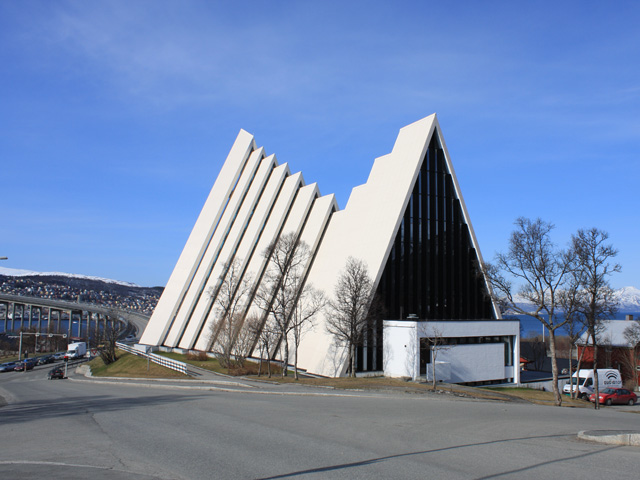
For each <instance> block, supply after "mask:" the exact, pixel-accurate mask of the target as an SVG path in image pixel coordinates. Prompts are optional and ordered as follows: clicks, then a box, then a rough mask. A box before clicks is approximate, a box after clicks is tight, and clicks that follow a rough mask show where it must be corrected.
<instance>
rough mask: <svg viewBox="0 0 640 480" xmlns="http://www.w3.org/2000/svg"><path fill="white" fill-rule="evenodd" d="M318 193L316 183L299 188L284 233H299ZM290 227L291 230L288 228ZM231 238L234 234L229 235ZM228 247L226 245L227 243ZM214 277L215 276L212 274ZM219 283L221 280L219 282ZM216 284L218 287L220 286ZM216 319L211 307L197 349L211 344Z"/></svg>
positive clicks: (205, 348)
mask: <svg viewBox="0 0 640 480" xmlns="http://www.w3.org/2000/svg"><path fill="white" fill-rule="evenodd" d="M302 181H303V180H302V177H300V182H302ZM317 194H318V188H317V186H316V185H315V184H312V185H307V186H304V187H301V188H300V189H298V191H297V192H296V195H295V200H294V202H293V205H292V206H291V207H290V209H289V214H288V217H287V221H286V223H285V225H284V227H283V229H282V232H283V234H286V233H288V232H289V231H294V232H296V233H297V230H300V229H301V228H302V225H303V224H304V222H305V219H306V218H307V214H308V212H309V209H310V208H311V205H312V203H313V200H314V199H315V198H316V195H317ZM288 229H290V230H288ZM229 237H230V238H231V237H232V235H229ZM225 248H226V245H225ZM221 273H222V272H221ZM219 276H220V275H218V277H219ZM212 278H213V276H212ZM218 284H219V282H218ZM218 284H216V287H217V286H218ZM215 321H216V315H215V311H214V309H210V313H209V314H208V315H207V321H206V324H205V326H204V328H203V329H202V330H201V333H200V335H199V338H198V339H197V341H196V343H195V347H194V348H195V349H196V350H208V349H209V345H210V342H211V340H210V330H211V325H213V324H214V323H215Z"/></svg>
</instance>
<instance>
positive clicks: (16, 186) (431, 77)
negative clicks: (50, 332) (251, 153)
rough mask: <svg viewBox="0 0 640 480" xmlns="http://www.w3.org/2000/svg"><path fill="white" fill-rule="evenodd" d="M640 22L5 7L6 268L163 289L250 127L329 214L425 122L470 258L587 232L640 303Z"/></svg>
mask: <svg viewBox="0 0 640 480" xmlns="http://www.w3.org/2000/svg"><path fill="white" fill-rule="evenodd" d="M638 25H640V4H639V3H638V2H624V1H623V2H616V3H615V8H612V5H611V4H609V3H607V2H596V1H567V2H541V1H532V2H507V1H502V2H491V1H486V2H475V1H473V2H471V1H470V2H427V1H416V2H412V1H405V2H374V1H366V2H365V1H363V2H358V1H355V2H343V1H340V2H332V1H322V2H305V1H298V2H266V1H265V2H210V1H180V2H179V1H102V2H86V1H76V2H64V1H54V2H52V1H30V0H24V1H5V2H0V62H1V63H2V65H3V68H2V69H0V221H1V222H2V229H1V231H2V235H1V236H0V256H8V257H9V260H7V261H3V262H2V265H1V266H2V267H8V268H18V269H29V270H37V271H61V272H69V273H78V274H84V275H95V276H101V277H106V278H113V279H117V280H123V281H131V282H135V283H138V284H140V285H144V286H153V285H164V284H165V283H166V281H167V280H168V278H169V275H170V274H171V271H172V269H173V266H174V264H175V262H176V261H177V259H178V256H179V255H180V252H181V250H182V247H183V246H184V243H185V242H186V239H187V237H188V235H189V232H190V231H191V228H192V227H193V224H194V223H195V220H196V218H197V215H198V214H199V212H200V209H201V208H202V205H203V204H204V201H205V199H206V197H207V194H208V192H209V190H210V188H211V186H212V185H213V182H214V180H215V178H216V176H217V174H218V171H219V169H220V167H221V165H222V162H223V161H224V159H225V158H226V155H227V153H228V151H229V149H230V148H231V145H232V144H233V141H234V140H235V137H236V135H237V133H238V131H239V130H240V129H241V128H243V129H245V130H247V131H249V132H250V133H252V134H253V135H255V137H256V141H257V143H258V145H260V146H264V147H265V149H266V151H267V153H269V154H270V153H275V154H276V155H277V157H278V159H279V161H280V162H288V163H289V164H290V166H291V169H292V171H302V172H303V174H304V177H305V180H306V181H307V183H311V182H318V184H319V187H320V190H321V192H322V193H323V194H328V193H335V194H336V195H337V198H338V202H339V204H340V206H341V207H344V205H345V204H346V202H347V199H348V196H349V193H350V191H351V188H353V187H354V186H356V185H358V184H361V183H364V182H365V181H366V179H367V176H368V173H369V170H370V168H371V165H372V163H373V160H374V159H375V158H376V157H379V156H382V155H384V154H386V153H388V152H390V151H391V148H392V146H393V142H394V140H395V138H396V136H397V134H398V130H399V129H400V128H401V127H403V126H404V125H407V124H409V123H412V122H414V121H416V120H419V119H420V118H423V117H426V116H427V115H430V114H431V113H433V112H437V114H438V117H439V120H440V124H441V127H442V131H443V135H444V138H445V140H446V142H447V146H448V148H449V153H450V154H451V157H452V160H453V163H454V166H455V169H456V173H457V175H458V180H459V183H460V186H461V188H462V193H463V195H464V198H465V201H466V203H467V206H468V209H469V213H470V215H471V219H472V222H473V226H474V229H475V231H476V235H477V237H478V240H479V242H480V246H481V249H482V253H483V255H484V257H485V259H487V260H490V259H492V258H493V256H494V254H495V252H497V251H504V250H505V249H506V246H507V240H508V237H509V234H510V232H511V231H512V229H513V221H514V220H515V219H516V218H517V217H518V216H526V217H531V218H535V217H541V218H542V219H544V220H547V221H550V222H553V223H554V224H555V225H556V230H555V231H554V239H555V241H556V242H557V243H558V244H559V245H565V244H567V243H568V241H569V238H570V235H571V234H572V233H574V232H575V231H576V230H577V229H578V228H589V227H598V228H601V229H603V230H606V231H608V232H609V234H610V240H611V242H612V243H613V244H614V245H615V246H616V247H617V248H618V249H619V250H620V254H619V256H618V261H619V262H620V263H621V264H622V267H623V271H622V273H621V274H618V275H616V276H615V277H613V278H612V284H613V286H614V287H622V286H626V285H639V284H640V278H638V274H639V272H640V255H639V254H638V252H637V246H638V242H639V240H640V222H639V221H638V220H639V208H638V207H639V203H640V190H639V188H638V180H639V179H640V162H639V160H640V159H639V158H638V157H639V152H640V30H639V29H638Z"/></svg>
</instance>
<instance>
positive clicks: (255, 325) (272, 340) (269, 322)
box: [247, 315, 278, 378]
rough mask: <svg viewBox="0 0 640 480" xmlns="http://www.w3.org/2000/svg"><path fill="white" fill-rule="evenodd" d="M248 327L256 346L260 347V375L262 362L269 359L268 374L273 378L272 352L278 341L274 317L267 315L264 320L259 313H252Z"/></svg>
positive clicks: (248, 320) (259, 373)
mask: <svg viewBox="0 0 640 480" xmlns="http://www.w3.org/2000/svg"><path fill="white" fill-rule="evenodd" d="M247 329H248V331H249V332H251V336H252V338H253V339H254V341H255V347H254V350H255V348H257V349H258V357H259V358H260V363H259V365H258V376H260V375H261V373H262V362H263V360H264V359H266V360H267V374H268V376H269V378H271V354H272V351H273V349H274V348H275V347H276V345H277V342H278V329H277V328H276V327H275V325H274V323H273V319H271V318H270V317H267V318H266V320H265V321H264V322H263V321H262V318H261V317H260V316H259V315H252V316H251V317H249V318H248V319H247Z"/></svg>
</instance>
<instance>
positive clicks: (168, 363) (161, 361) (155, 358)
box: [116, 342, 192, 375]
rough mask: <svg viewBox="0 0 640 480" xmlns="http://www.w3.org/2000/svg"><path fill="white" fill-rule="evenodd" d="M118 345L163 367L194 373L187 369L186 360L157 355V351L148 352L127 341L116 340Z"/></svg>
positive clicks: (188, 373)
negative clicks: (181, 360) (134, 346)
mask: <svg viewBox="0 0 640 480" xmlns="http://www.w3.org/2000/svg"><path fill="white" fill-rule="evenodd" d="M116 347H118V348H119V349H121V350H124V351H125V352H128V353H132V354H133V355H138V356H139V357H144V358H148V359H149V360H151V361H152V362H153V363H157V364H158V365H162V366H163V367H167V368H170V369H171V370H175V371H176V372H180V373H183V374H185V375H192V374H191V373H190V372H189V371H187V364H186V363H184V362H180V361H178V360H172V359H170V358H167V357H163V356H162V355H156V354H155V353H147V352H145V351H142V350H138V349H137V348H133V347H132V346H131V345H127V344H126V343H120V342H116Z"/></svg>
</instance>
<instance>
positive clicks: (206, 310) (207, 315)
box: [180, 165, 289, 350]
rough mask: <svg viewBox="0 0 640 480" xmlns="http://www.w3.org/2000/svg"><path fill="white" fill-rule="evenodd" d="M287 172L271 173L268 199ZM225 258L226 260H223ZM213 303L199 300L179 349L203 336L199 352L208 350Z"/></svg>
mask: <svg viewBox="0 0 640 480" xmlns="http://www.w3.org/2000/svg"><path fill="white" fill-rule="evenodd" d="M288 171H289V169H288V167H287V166H286V165H282V166H281V167H278V168H277V169H276V170H274V171H273V172H272V175H271V176H270V179H269V182H268V185H267V188H266V189H265V191H266V193H267V195H268V198H271V199H272V198H273V193H274V192H277V191H278V190H279V189H280V187H281V186H283V184H284V183H285V182H286V177H285V176H286V174H287V173H288ZM276 194H277V193H276ZM271 205H273V203H271ZM262 208H263V209H264V208H265V207H262ZM237 240H238V239H237V238H235V239H234V238H232V236H231V235H229V238H228V243H227V244H226V245H225V248H224V250H225V251H224V253H223V254H222V253H221V259H220V261H219V262H217V263H216V265H215V266H214V269H213V271H212V272H211V275H210V277H209V279H208V281H207V283H206V285H205V291H207V290H209V289H212V290H216V289H217V287H218V285H219V283H220V277H221V276H222V275H223V272H224V263H225V262H226V261H227V260H228V257H229V256H230V255H231V253H232V252H233V250H234V249H235V247H236V242H237ZM225 258H226V259H227V260H225ZM214 293H215V292H214ZM213 302H214V299H213V298H212V297H211V296H209V295H207V296H206V297H203V298H201V300H200V302H199V303H198V305H197V306H196V308H195V311H194V313H193V315H192V318H191V322H190V323H189V326H188V328H187V330H186V331H185V334H184V336H183V338H182V341H181V342H180V348H186V349H194V348H198V347H197V346H196V345H195V344H196V340H197V338H198V336H200V334H202V336H203V342H202V343H204V344H205V346H204V347H202V348H198V349H199V350H207V349H208V348H207V347H208V338H209V334H210V331H209V328H210V323H211V322H212V321H213V317H214V313H215V307H214V306H213Z"/></svg>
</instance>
